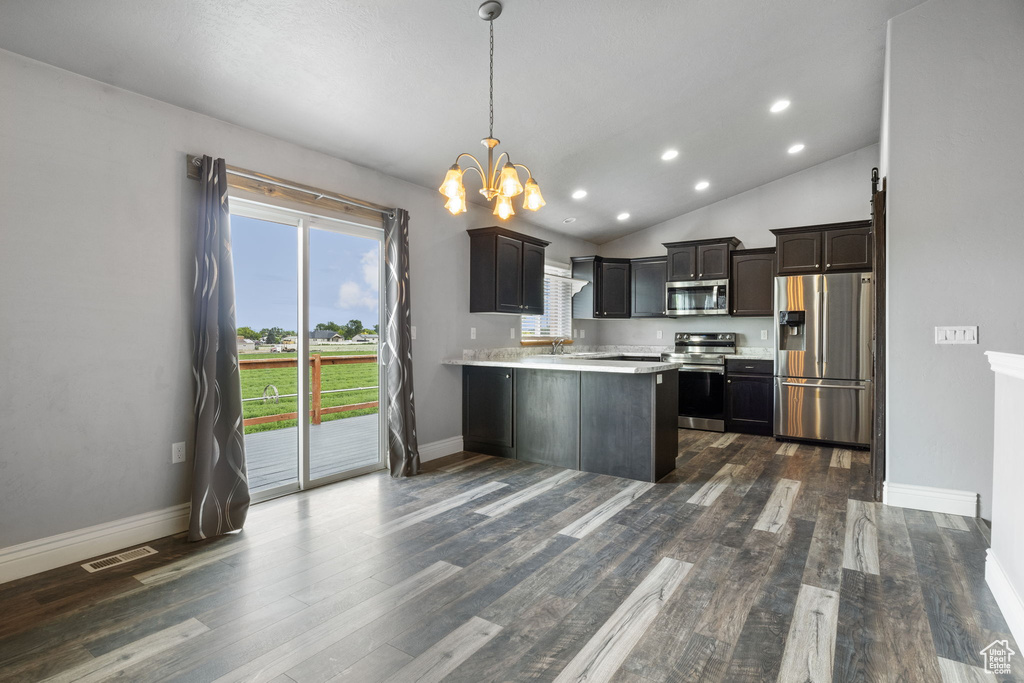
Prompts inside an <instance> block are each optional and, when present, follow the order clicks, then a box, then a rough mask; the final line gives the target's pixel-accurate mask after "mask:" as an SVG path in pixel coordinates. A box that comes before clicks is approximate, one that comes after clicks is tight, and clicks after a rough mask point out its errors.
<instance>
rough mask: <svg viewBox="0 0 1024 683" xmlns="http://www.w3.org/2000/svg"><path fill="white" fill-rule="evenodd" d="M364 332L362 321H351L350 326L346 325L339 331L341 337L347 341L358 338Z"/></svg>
mask: <svg viewBox="0 0 1024 683" xmlns="http://www.w3.org/2000/svg"><path fill="white" fill-rule="evenodd" d="M362 331H363V323H362V321H361V320H349V321H348V324H347V325H345V327H343V328H341V329H340V330H338V332H339V333H340V334H341V336H343V337H344V338H345V339H351V338H352V337H354V336H356V335H357V334H359V333H360V332H362Z"/></svg>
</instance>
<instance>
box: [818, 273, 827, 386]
mask: <svg viewBox="0 0 1024 683" xmlns="http://www.w3.org/2000/svg"><path fill="white" fill-rule="evenodd" d="M821 320H822V322H821V372H819V373H818V376H819V377H824V376H825V373H826V372H827V371H828V290H822V292H821Z"/></svg>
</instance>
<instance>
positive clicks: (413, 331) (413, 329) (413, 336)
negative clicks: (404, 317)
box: [411, 325, 416, 339]
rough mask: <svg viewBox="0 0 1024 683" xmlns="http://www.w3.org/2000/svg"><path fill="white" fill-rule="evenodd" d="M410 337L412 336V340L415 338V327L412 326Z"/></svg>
mask: <svg viewBox="0 0 1024 683" xmlns="http://www.w3.org/2000/svg"><path fill="white" fill-rule="evenodd" d="M411 336H412V338H413V339H415V338H416V326H415V325H413V326H412V334H411Z"/></svg>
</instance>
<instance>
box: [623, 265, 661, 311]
mask: <svg viewBox="0 0 1024 683" xmlns="http://www.w3.org/2000/svg"><path fill="white" fill-rule="evenodd" d="M629 267H630V270H631V271H632V278H633V282H632V295H633V302H632V303H633V305H632V311H631V317H633V318H663V317H665V282H666V280H665V277H666V274H667V272H668V271H667V264H666V258H665V257H664V256H654V257H651V258H635V259H631V260H630V264H629Z"/></svg>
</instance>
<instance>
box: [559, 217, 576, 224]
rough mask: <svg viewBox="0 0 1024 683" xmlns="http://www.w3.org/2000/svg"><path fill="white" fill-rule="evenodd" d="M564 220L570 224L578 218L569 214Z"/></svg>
mask: <svg viewBox="0 0 1024 683" xmlns="http://www.w3.org/2000/svg"><path fill="white" fill-rule="evenodd" d="M562 222H563V223H565V224H566V225H568V224H569V223H575V222H576V218H575V217H574V216H569V217H568V218H565V219H563V220H562Z"/></svg>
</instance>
